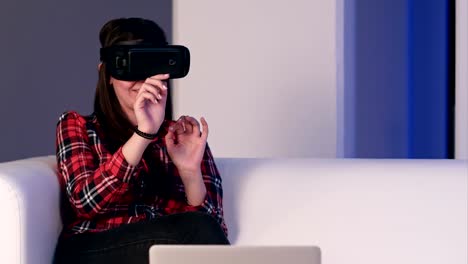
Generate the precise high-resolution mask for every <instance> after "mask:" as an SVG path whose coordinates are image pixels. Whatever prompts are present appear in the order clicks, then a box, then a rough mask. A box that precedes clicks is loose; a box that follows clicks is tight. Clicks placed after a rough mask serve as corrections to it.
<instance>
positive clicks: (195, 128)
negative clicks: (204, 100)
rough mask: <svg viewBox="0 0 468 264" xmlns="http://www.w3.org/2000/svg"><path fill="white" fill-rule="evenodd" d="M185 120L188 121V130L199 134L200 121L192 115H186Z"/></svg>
mask: <svg viewBox="0 0 468 264" xmlns="http://www.w3.org/2000/svg"><path fill="white" fill-rule="evenodd" d="M184 120H185V121H186V122H187V123H188V125H187V127H188V129H187V130H188V131H189V133H190V134H191V133H196V134H197V135H198V136H199V135H200V133H201V131H200V124H199V123H198V121H197V120H196V119H195V118H193V117H191V116H185V118H184Z"/></svg>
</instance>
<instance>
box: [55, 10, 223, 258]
mask: <svg viewBox="0 0 468 264" xmlns="http://www.w3.org/2000/svg"><path fill="white" fill-rule="evenodd" d="M99 39H100V42H101V45H102V47H108V46H112V45H115V44H121V43H125V42H129V41H145V42H150V43H152V44H154V45H165V44H166V37H165V35H164V32H163V30H162V29H161V28H160V27H159V26H158V25H157V24H156V23H154V22H153V21H150V20H146V19H140V18H128V19H127V18H122V19H115V20H111V21H109V22H107V23H106V24H105V25H104V26H103V27H102V29H101V31H100V33H99ZM98 68H99V80H98V84H97V89H96V96H95V102H94V113H93V114H92V115H90V116H81V115H80V114H78V113H76V112H66V113H64V114H63V115H62V116H61V117H60V119H59V122H58V125H57V138H56V146H57V162H58V172H59V173H58V174H59V176H60V177H59V179H60V183H61V186H62V190H63V198H62V218H63V222H64V227H63V231H62V233H61V236H60V238H59V242H58V244H57V248H56V253H55V263H148V252H149V248H150V246H152V245H154V244H229V241H228V240H227V228H226V225H225V223H224V219H223V207H222V195H223V193H222V186H221V178H220V176H219V173H218V170H217V168H216V166H215V164H214V161H213V156H212V154H211V151H210V149H209V147H208V145H207V143H206V141H207V137H208V124H207V122H206V120H205V119H203V118H201V126H202V129H201V128H200V124H199V123H198V122H197V120H196V119H195V118H193V117H190V116H182V117H181V118H180V119H179V120H178V121H177V122H175V121H170V120H167V119H166V118H165V117H166V116H168V113H167V109H166V102H167V97H168V87H167V80H168V78H169V76H168V75H167V74H160V75H155V76H152V77H149V78H147V79H146V80H141V81H135V82H130V81H122V80H118V79H116V78H114V77H113V76H110V75H109V74H108V72H107V71H106V65H105V63H100V64H99V67H98Z"/></svg>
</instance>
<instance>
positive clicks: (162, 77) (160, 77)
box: [148, 73, 169, 80]
mask: <svg viewBox="0 0 468 264" xmlns="http://www.w3.org/2000/svg"><path fill="white" fill-rule="evenodd" d="M148 79H154V80H167V79H169V74H168V73H166V74H156V75H153V76H151V77H149V78H148Z"/></svg>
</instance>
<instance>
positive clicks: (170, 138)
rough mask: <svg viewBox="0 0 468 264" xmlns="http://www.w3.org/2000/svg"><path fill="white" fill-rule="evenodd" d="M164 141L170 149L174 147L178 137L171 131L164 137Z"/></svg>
mask: <svg viewBox="0 0 468 264" xmlns="http://www.w3.org/2000/svg"><path fill="white" fill-rule="evenodd" d="M164 139H165V140H166V145H167V147H168V148H170V147H172V146H174V145H175V144H176V142H175V141H176V137H175V135H174V133H173V132H172V131H171V130H169V131H168V132H167V134H166V136H165V137H164Z"/></svg>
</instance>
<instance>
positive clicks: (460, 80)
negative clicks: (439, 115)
mask: <svg viewBox="0 0 468 264" xmlns="http://www.w3.org/2000/svg"><path fill="white" fill-rule="evenodd" d="M456 9H457V10H456V59H455V60H456V90H455V94H456V98H455V158H457V159H468V2H467V1H466V0H457V2H456Z"/></svg>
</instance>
